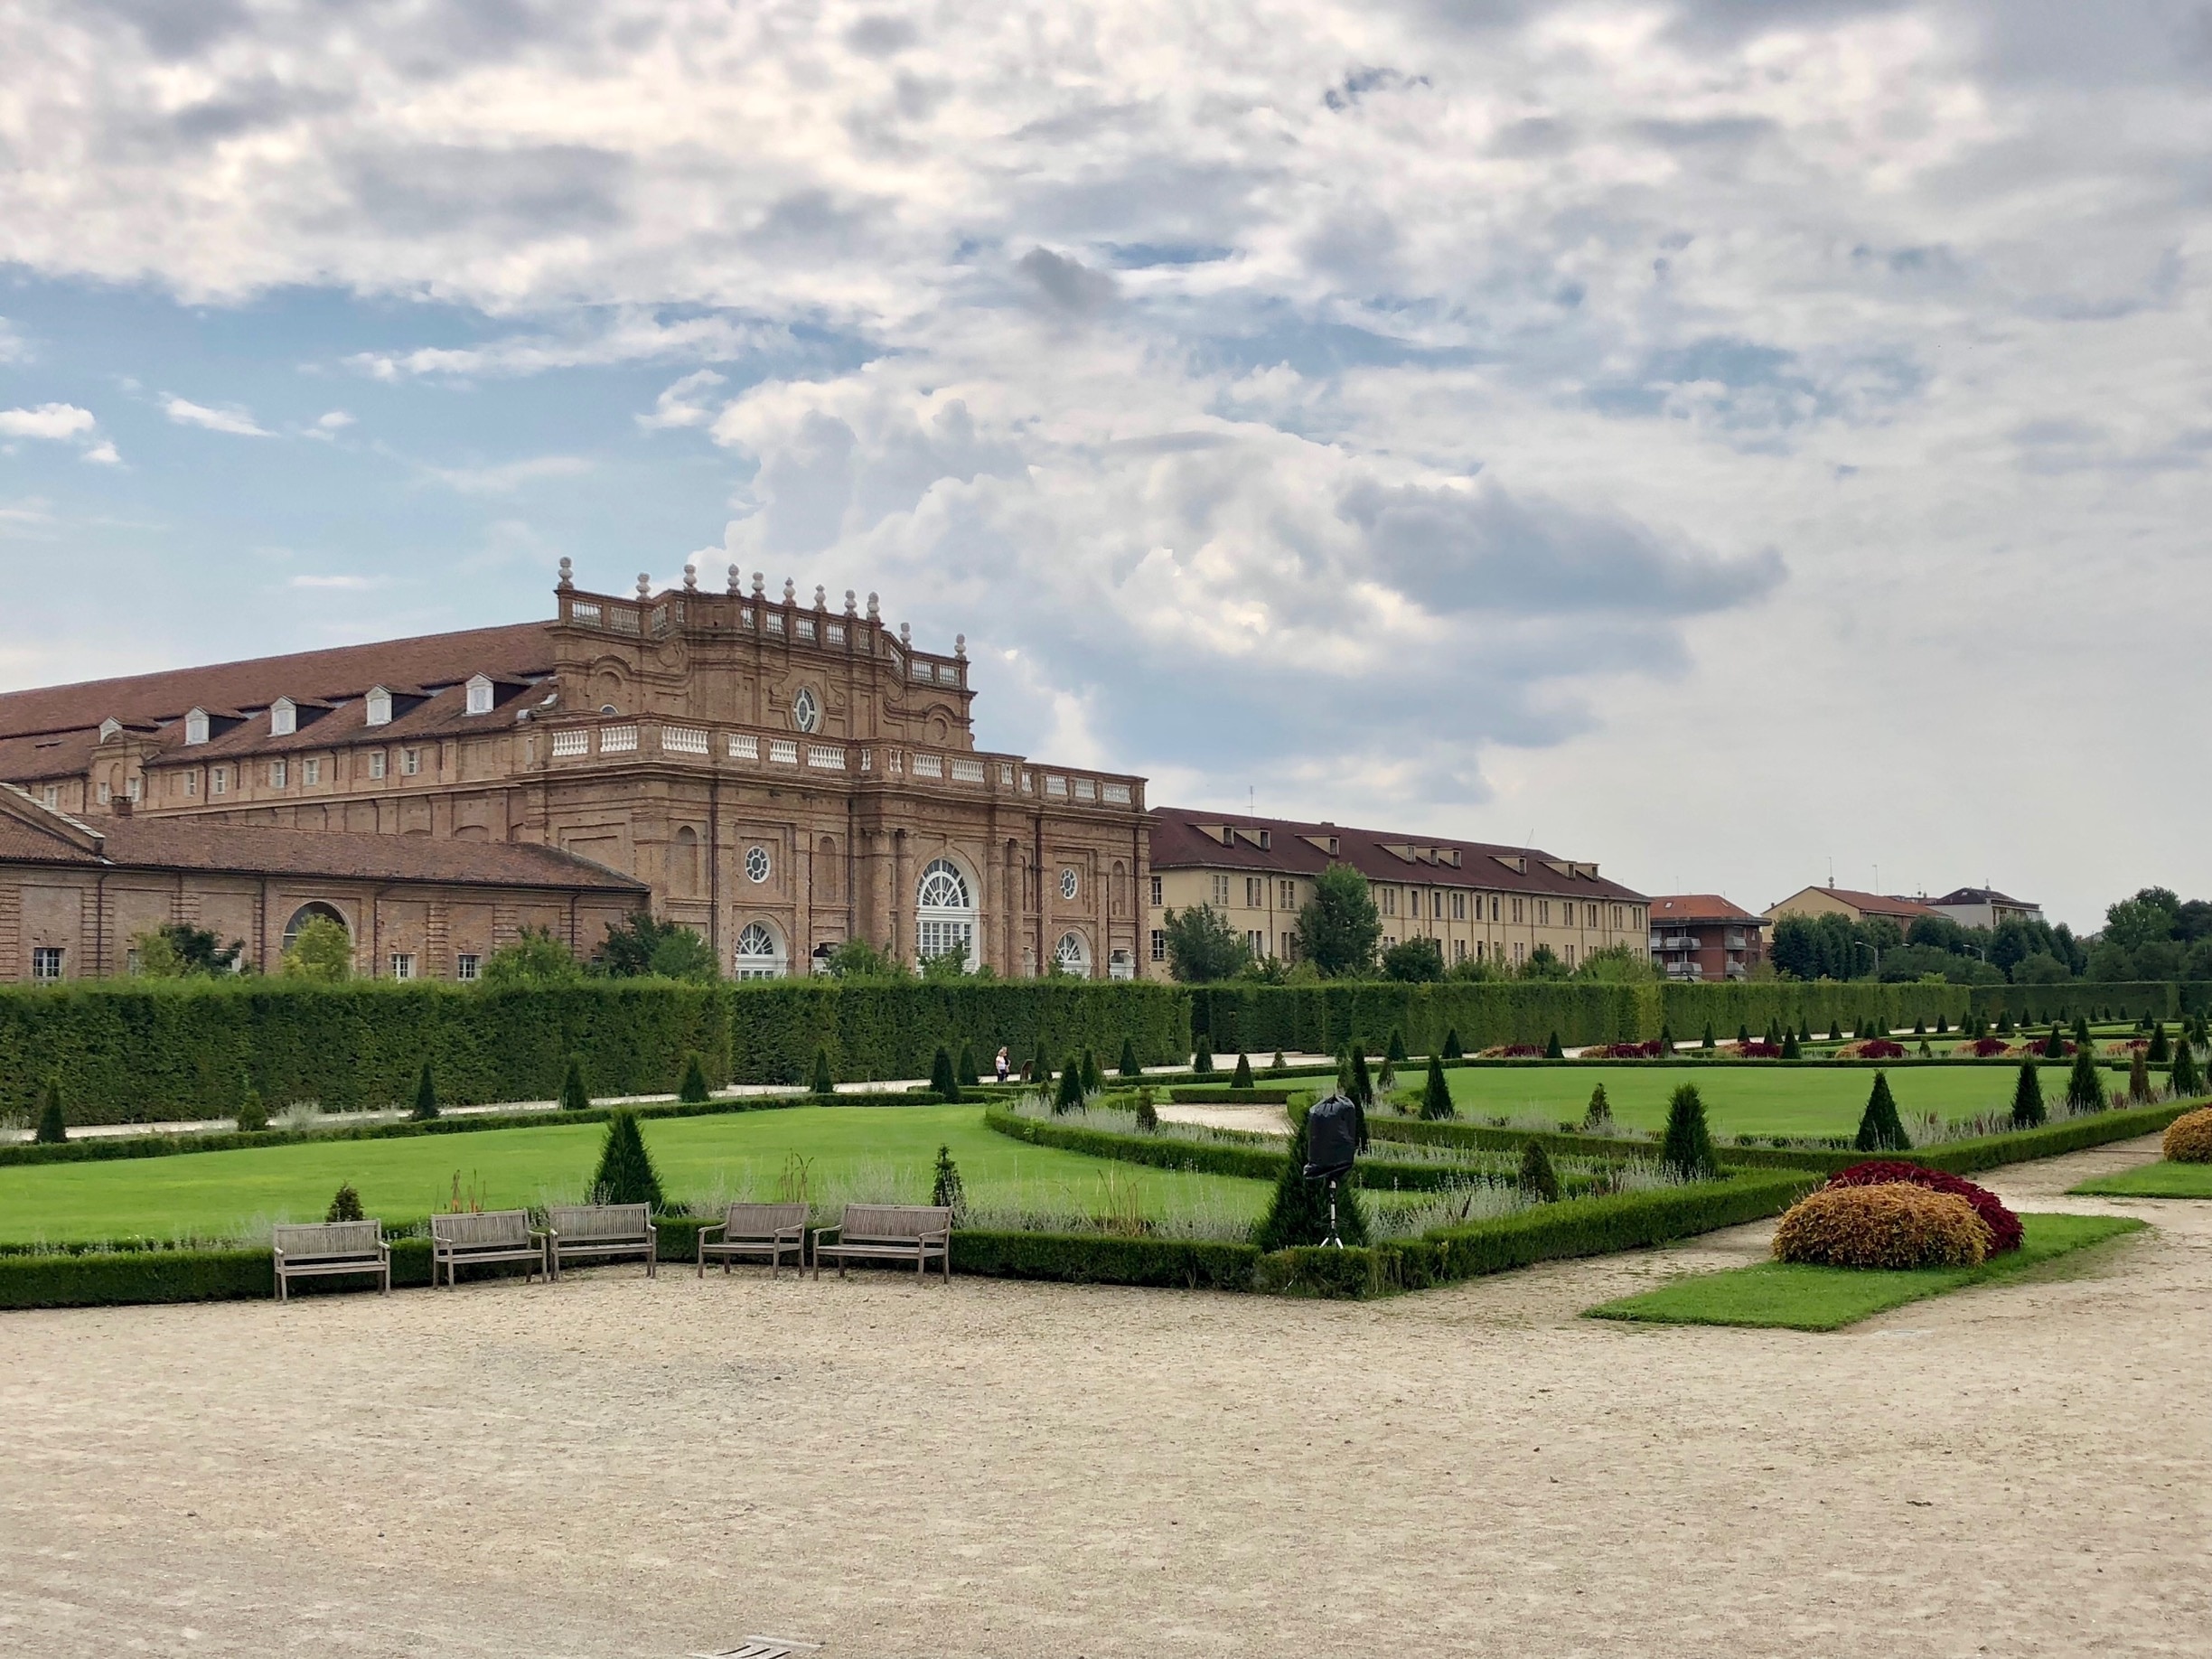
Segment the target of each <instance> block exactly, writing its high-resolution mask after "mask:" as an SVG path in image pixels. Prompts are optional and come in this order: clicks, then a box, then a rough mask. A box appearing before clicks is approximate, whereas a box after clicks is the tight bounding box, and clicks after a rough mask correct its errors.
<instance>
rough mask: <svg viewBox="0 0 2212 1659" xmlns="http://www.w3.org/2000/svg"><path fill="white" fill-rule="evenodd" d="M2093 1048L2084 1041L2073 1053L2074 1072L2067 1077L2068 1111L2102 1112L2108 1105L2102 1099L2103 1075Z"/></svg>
mask: <svg viewBox="0 0 2212 1659" xmlns="http://www.w3.org/2000/svg"><path fill="white" fill-rule="evenodd" d="M2093 1046H2094V1045H2092V1044H2090V1043H2088V1042H2087V1041H2084V1042H2082V1043H2081V1044H2080V1045H2078V1046H2077V1047H2076V1049H2075V1051H2074V1070H2073V1071H2072V1072H2071V1073H2068V1074H2067V1095H2066V1098H2067V1111H2104V1108H2105V1106H2106V1105H2107V1104H2108V1102H2107V1101H2106V1100H2105V1098H2104V1072H2103V1071H2101V1070H2100V1069H2099V1068H2098V1066H2097V1063H2096V1055H2095V1053H2093V1052H2092V1050H2093Z"/></svg>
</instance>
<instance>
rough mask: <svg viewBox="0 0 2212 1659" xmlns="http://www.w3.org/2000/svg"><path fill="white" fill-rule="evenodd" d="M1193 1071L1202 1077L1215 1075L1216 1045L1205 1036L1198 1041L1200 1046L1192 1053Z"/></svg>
mask: <svg viewBox="0 0 2212 1659" xmlns="http://www.w3.org/2000/svg"><path fill="white" fill-rule="evenodd" d="M1191 1070H1192V1071H1193V1072H1195V1073H1197V1074H1198V1075H1199V1076H1201V1077H1211V1076H1212V1075H1213V1074H1214V1045H1213V1044H1212V1043H1210V1042H1208V1041H1207V1040H1206V1039H1205V1038H1204V1037H1203V1036H1202V1037H1200V1038H1199V1039H1198V1045H1197V1046H1196V1047H1195V1049H1193V1050H1192V1051H1191Z"/></svg>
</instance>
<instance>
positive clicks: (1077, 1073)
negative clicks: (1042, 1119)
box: [1053, 1060, 1083, 1112]
mask: <svg viewBox="0 0 2212 1659" xmlns="http://www.w3.org/2000/svg"><path fill="white" fill-rule="evenodd" d="M1082 1109H1083V1062H1082V1061H1080V1060H1077V1061H1072V1062H1070V1063H1069V1065H1068V1068H1067V1069H1066V1070H1065V1071H1064V1072H1062V1073H1060V1087H1059V1089H1058V1091H1057V1092H1054V1095H1053V1110H1054V1111H1055V1112H1060V1111H1081V1110H1082Z"/></svg>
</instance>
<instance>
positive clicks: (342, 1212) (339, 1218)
mask: <svg viewBox="0 0 2212 1659" xmlns="http://www.w3.org/2000/svg"><path fill="white" fill-rule="evenodd" d="M368 1219H369V1218H368V1217H367V1216H366V1215H363V1214H361V1195H360V1194H359V1193H357V1192H355V1191H354V1190H353V1183H352V1182H351V1181H347V1182H345V1183H343V1184H342V1186H340V1187H339V1188H338V1190H337V1191H336V1192H334V1193H333V1194H332V1195H331V1201H330V1208H329V1209H327V1210H325V1211H323V1220H324V1221H326V1222H346V1221H367V1220H368Z"/></svg>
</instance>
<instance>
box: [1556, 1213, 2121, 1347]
mask: <svg viewBox="0 0 2212 1659" xmlns="http://www.w3.org/2000/svg"><path fill="white" fill-rule="evenodd" d="M2020 1222H2021V1224H2022V1227H2023V1230H2024V1231H2025V1233H2026V1235H2027V1236H2026V1239H2025V1241H2024V1242H2022V1243H2021V1245H2020V1249H2018V1250H2016V1251H2010V1252H2008V1253H2007V1254H2005V1255H2001V1256H1995V1257H1992V1258H1991V1259H1990V1260H1989V1261H1985V1262H1983V1263H1982V1265H1981V1266H1980V1267H1976V1268H1920V1269H1917V1270H1911V1271H1898V1272H1892V1271H1887V1270H1871V1269H1855V1268H1825V1267H1803V1266H1799V1265H1797V1264H1795V1263H1792V1262H1783V1261H1762V1262H1760V1263H1758V1264H1757V1265H1756V1266H1754V1267H1743V1268H1734V1269H1731V1270H1729V1271H1727V1272H1724V1273H1700V1274H1696V1275H1693V1276H1692V1277H1690V1278H1686V1279H1678V1280H1677V1281H1675V1282H1674V1283H1673V1284H1671V1285H1668V1286H1666V1287H1664V1289H1658V1290H1647V1291H1645V1293H1644V1294H1643V1295H1641V1296H1629V1297H1623V1298H1620V1299H1619V1300H1618V1301H1614V1302H1607V1303H1604V1304H1602V1305H1600V1306H1598V1307H1597V1308H1590V1309H1589V1317H1591V1318H1595V1319H1626V1320H1632V1321H1639V1322H1642V1323H1645V1324H1653V1325H1751V1326H1780V1327H1781V1328H1783V1329H1786V1330H1793V1331H1832V1330H1839V1329H1841V1328H1842V1326H1846V1325H1853V1324H1856V1323H1857V1322H1858V1321H1859V1320H1861V1319H1864V1318H1866V1317H1869V1316H1870V1315H1872V1314H1878V1313H1884V1312H1887V1311H1888V1310H1889V1309H1890V1308H1902V1307H1903V1306H1904V1305H1905V1304H1906V1303H1907V1302H1917V1301H1919V1300H1920V1299H1921V1298H1924V1297H1930V1296H1941V1295H1942V1294H1943V1293H1944V1292H1945V1291H1946V1290H1962V1289H1965V1288H1966V1287H1968V1286H1970V1285H1980V1284H1987V1283H1988V1282H1989V1281H1990V1280H1992V1279H2008V1278H2010V1277H2011V1276H2012V1275H2014V1274H2016V1273H2019V1272H2021V1271H2023V1270H2026V1269H2029V1268H2032V1267H2035V1266H2036V1265H2038V1264H2039V1263H2040V1262H2045V1261H2049V1260H2051V1258H2052V1257H2054V1256H2063V1255H2065V1254H2066V1253H2067V1252H2068V1251H2076V1250H2080V1249H2082V1248H2083V1247H2084V1246H2085V1245H2089V1244H2096V1243H2101V1242H2103V1241H2104V1240H2106V1239H2109V1238H2115V1237H2117V1236H2118V1235H2119V1234H2121V1233H2136V1232H2140V1231H2141V1230H2142V1225H2143V1223H2141V1222H2139V1221H2135V1220H2132V1219H2131V1218H2130V1217H2127V1216H2123V1215H2023V1216H2021V1217H2020Z"/></svg>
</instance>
